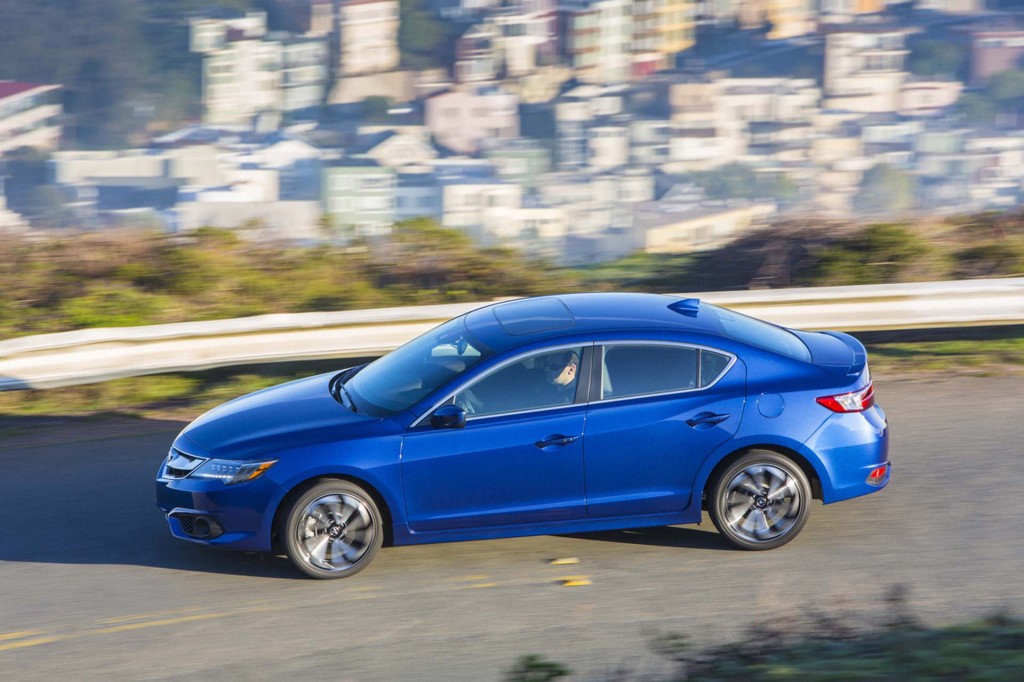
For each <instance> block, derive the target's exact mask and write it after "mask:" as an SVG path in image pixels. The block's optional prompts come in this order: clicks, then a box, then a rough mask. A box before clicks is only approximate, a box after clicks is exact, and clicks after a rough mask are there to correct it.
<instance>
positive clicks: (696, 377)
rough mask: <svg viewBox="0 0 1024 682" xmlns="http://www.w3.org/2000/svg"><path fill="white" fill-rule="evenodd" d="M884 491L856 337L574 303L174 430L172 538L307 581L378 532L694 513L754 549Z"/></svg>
mask: <svg viewBox="0 0 1024 682" xmlns="http://www.w3.org/2000/svg"><path fill="white" fill-rule="evenodd" d="M888 482H889V461H888V427H887V424H886V419H885V413H884V412H883V411H882V409H881V408H880V407H879V406H878V405H877V404H875V401H874V391H873V388H872V383H871V376H870V373H869V371H868V364H867V357H866V353H865V351H864V346H863V345H861V343H860V342H858V341H857V340H856V339H854V338H853V337H851V336H849V335H847V334H843V333H840V332H802V331H796V330H791V329H786V328H783V327H779V326H775V325H772V324H769V323H766V322H762V321H760V320H757V319H754V318H751V317H747V316H745V315H741V314H739V313H736V312H732V311H729V310H726V309H724V308H720V307H717V306H714V305H711V304H708V303H705V302H702V301H699V300H697V299H680V298H677V297H672V296H661V295H652V294H573V295H566V296H552V297H543V298H532V299H522V300H516V301H511V302H506V303H499V304H496V305H491V306H487V307H484V308H480V309H478V310H474V311H473V312H470V313H468V314H466V315H463V316H461V317H458V318H455V319H453V320H450V321H448V322H446V323H444V324H442V325H440V326H439V327H436V328H435V329H433V330H431V331H429V332H427V333H426V334H424V335H422V336H420V337H418V338H416V339H414V340H412V341H410V342H409V343H407V344H405V345H404V346H402V347H401V348H398V349H397V350H395V351H394V352H392V353H390V354H388V355H386V356H384V357H382V358H380V359H378V360H376V361H375V362H372V363H370V364H367V365H363V366H360V367H353V368H351V369H347V370H345V371H342V372H337V373H331V374H324V375H320V376H314V377H310V378H307V379H302V380H299V381H293V382H290V383H287V384H283V385H281V386H276V387H274V388H269V389H266V390H263V391H258V392H256V393H253V394H251V395H247V396H244V397H241V398H238V399H236V400H234V401H231V402H229V403H227V404H225V405H222V406H220V407H217V408H215V409H213V410H211V411H210V412H208V413H206V414H204V415H203V416H201V417H199V418H198V419H197V420H195V421H194V422H193V423H191V424H190V425H189V426H188V427H186V428H185V429H184V430H183V431H182V432H181V434H180V435H179V436H178V437H177V439H175V441H174V443H173V446H172V447H171V450H170V453H169V454H168V456H167V458H166V460H165V461H164V462H163V463H162V464H161V466H160V470H159V473H158V478H157V482H156V496H157V504H158V505H159V507H160V508H161V509H162V510H163V511H164V513H165V514H166V516H167V521H168V523H169V525H170V530H171V533H172V534H173V535H174V536H175V537H178V538H181V539H183V540H189V541H191V542H196V543H200V544H203V545H208V546H211V547H221V548H226V549H237V550H247V551H259V552H268V551H282V550H283V551H284V552H285V553H287V555H288V557H289V558H290V559H291V561H292V562H293V563H294V564H295V566H296V567H298V569H299V570H301V571H303V572H305V573H306V574H308V575H310V576H313V577H315V578H341V577H345V576H350V575H352V574H354V573H357V572H358V571H360V570H362V569H363V568H365V567H366V566H367V565H368V564H369V563H370V562H371V561H372V560H373V557H374V556H375V555H376V553H377V551H378V550H379V549H380V547H381V546H382V545H383V544H394V545H406V544H417V543H427V542H447V541H455V540H475V539H482V538H498V537H511V536H521V535H536V534H552V533H576V532H582V531H598V530H608V529H616V528H637V527H641V526H659V525H669V524H682V523H697V522H699V521H700V520H701V514H702V511H703V510H707V512H708V515H709V516H710V518H711V520H712V522H714V524H715V526H716V527H717V528H718V530H719V532H720V533H721V534H722V536H723V537H724V538H725V539H726V540H727V541H728V542H729V543H731V544H733V545H735V546H737V547H740V548H743V549H752V550H758V549H771V548H774V547H778V546H780V545H783V544H785V543H787V542H789V541H790V540H792V539H793V538H794V537H796V535H797V534H798V533H799V532H800V530H801V528H803V526H804V524H805V523H806V522H807V516H808V513H809V510H810V503H811V500H812V499H820V500H822V501H823V502H824V503H825V504H830V503H832V502H839V501H841V500H846V499H849V498H852V497H857V496H859V495H865V494H867V493H871V492H875V491H876V490H879V489H880V488H882V487H884V486H885V485H886V484H887V483H888Z"/></svg>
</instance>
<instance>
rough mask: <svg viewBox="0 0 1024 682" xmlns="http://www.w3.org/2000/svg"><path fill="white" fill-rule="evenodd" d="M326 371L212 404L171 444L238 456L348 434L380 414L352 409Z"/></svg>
mask: <svg viewBox="0 0 1024 682" xmlns="http://www.w3.org/2000/svg"><path fill="white" fill-rule="evenodd" d="M334 374H336V373H332V374H321V375H318V376H314V377H309V378H307V379H300V380H298V381H292V382H289V383H286V384H281V385H279V386H274V387H272V388H266V389H263V390H262V391H257V392H255V393H250V394H249V395H245V396H242V397H241V398H236V399H235V400H232V401H231V402H228V403H225V404H223V405H220V406H219V407H215V408H213V409H212V410H210V411H209V412H207V413H206V414H204V415H202V416H201V417H199V418H198V419H196V420H195V421H194V422H192V423H191V424H189V425H188V426H187V427H185V429H184V430H183V431H182V432H181V434H180V435H179V436H178V438H177V440H175V447H178V448H179V449H181V450H184V451H186V452H191V453H192V454H205V455H208V456H213V457H223V458H228V459H241V458H245V457H251V456H255V455H259V454H262V453H265V452H279V451H281V450H283V449H291V448H296V447H302V446H305V445H312V444H314V443H319V442H327V441H334V440H341V439H346V438H351V437H353V436H355V435H358V434H359V433H361V432H362V431H364V430H365V429H366V428H367V427H368V426H369V425H371V424H374V423H376V422H379V421H380V419H378V418H376V417H371V416H368V415H364V414H357V413H354V412H352V411H351V410H349V409H348V408H346V407H344V406H343V405H342V404H341V403H339V402H338V401H336V400H335V399H334V398H333V397H332V396H331V393H330V389H329V386H328V385H329V383H330V380H331V377H332V376H334Z"/></svg>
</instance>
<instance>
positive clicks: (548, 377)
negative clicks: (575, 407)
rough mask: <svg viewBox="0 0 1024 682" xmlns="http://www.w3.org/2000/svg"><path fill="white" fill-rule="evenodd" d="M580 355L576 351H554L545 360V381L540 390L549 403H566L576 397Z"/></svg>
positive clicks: (546, 402)
mask: <svg viewBox="0 0 1024 682" xmlns="http://www.w3.org/2000/svg"><path fill="white" fill-rule="evenodd" d="M579 366H580V356H579V355H578V354H577V353H576V352H575V351H565V352H562V353H552V354H551V355H548V356H547V357H546V358H545V360H544V379H545V381H544V383H543V384H541V385H540V387H539V389H538V390H539V392H541V393H542V395H543V396H544V399H545V400H544V402H545V404H548V405H564V404H568V403H571V402H572V401H573V400H574V399H575V398H576V374H577V372H578V371H579Z"/></svg>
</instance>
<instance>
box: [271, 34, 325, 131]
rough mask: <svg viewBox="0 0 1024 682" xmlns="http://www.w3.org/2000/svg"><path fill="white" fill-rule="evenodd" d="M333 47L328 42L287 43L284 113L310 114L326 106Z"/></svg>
mask: <svg viewBox="0 0 1024 682" xmlns="http://www.w3.org/2000/svg"><path fill="white" fill-rule="evenodd" d="M329 59H330V47H329V45H328V41H327V39H326V38H290V39H288V40H285V41H283V69H284V73H283V74H282V77H281V87H282V89H283V93H282V100H283V101H282V109H283V110H284V111H285V112H288V113H291V112H308V111H309V110H311V109H315V108H316V107H318V106H320V105H321V104H323V102H324V98H325V97H326V95H327V83H328V80H329V79H330V73H329V72H328V68H327V65H328V63H329Z"/></svg>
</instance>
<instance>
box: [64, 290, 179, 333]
mask: <svg viewBox="0 0 1024 682" xmlns="http://www.w3.org/2000/svg"><path fill="white" fill-rule="evenodd" d="M168 304H169V301H167V300H166V299H165V298H163V297H161V296H156V295H153V294H147V293H144V292H141V291H138V290H137V289H132V288H130V287H124V286H121V285H117V284H96V285H93V286H92V287H90V288H89V289H88V290H87V292H86V293H85V294H83V295H81V296H76V297H74V298H70V299H68V300H66V301H64V302H63V303H62V304H61V306H60V312H61V314H62V315H63V316H64V318H65V319H66V320H67V323H68V324H69V325H70V326H71V327H73V328H79V327H132V326H139V325H145V324H152V323H153V322H155V321H159V320H160V317H161V311H163V310H164V309H165V308H167V307H169V305H168Z"/></svg>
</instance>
